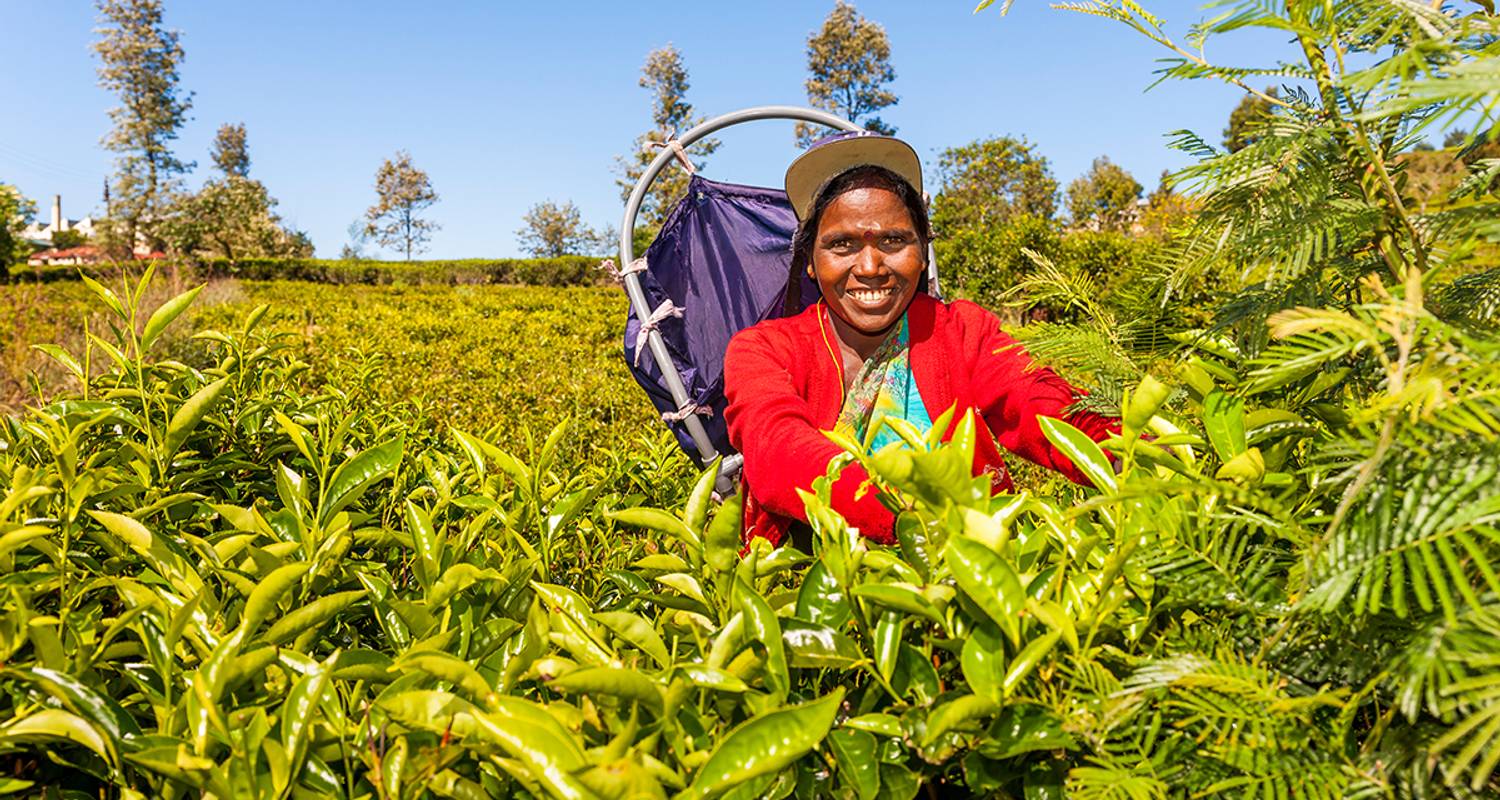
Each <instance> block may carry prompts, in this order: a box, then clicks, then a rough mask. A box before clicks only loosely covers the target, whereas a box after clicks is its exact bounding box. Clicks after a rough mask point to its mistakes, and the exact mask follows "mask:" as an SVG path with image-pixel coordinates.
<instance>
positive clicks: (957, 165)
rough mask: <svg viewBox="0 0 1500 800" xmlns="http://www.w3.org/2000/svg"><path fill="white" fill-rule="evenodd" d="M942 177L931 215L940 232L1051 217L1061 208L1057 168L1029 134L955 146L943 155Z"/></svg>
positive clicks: (939, 167)
mask: <svg viewBox="0 0 1500 800" xmlns="http://www.w3.org/2000/svg"><path fill="white" fill-rule="evenodd" d="M937 179H938V180H937V183H938V186H937V194H936V196H935V197H934V198H933V201H932V219H933V224H934V225H935V226H936V227H937V228H938V230H939V233H944V234H946V233H951V232H953V231H954V230H955V229H957V228H964V227H976V226H993V225H999V224H1004V223H1006V222H1008V221H1010V220H1011V219H1012V218H1014V217H1017V216H1021V215H1027V216H1033V217H1038V218H1041V219H1050V218H1051V217H1052V215H1053V214H1054V213H1055V212H1056V210H1057V179H1056V178H1054V177H1053V176H1052V167H1051V165H1050V164H1049V163H1048V162H1047V159H1046V157H1044V156H1042V155H1041V154H1039V153H1037V152H1036V148H1035V146H1033V145H1032V144H1031V143H1030V142H1028V141H1026V140H1025V139H1024V138H1021V139H1016V138H1012V137H1008V136H1000V137H995V138H992V139H980V140H977V141H974V142H970V143H969V144H966V145H963V146H961V147H950V148H948V149H947V150H944V151H943V152H942V153H941V154H939V155H938V165H937Z"/></svg>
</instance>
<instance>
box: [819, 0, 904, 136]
mask: <svg viewBox="0 0 1500 800" xmlns="http://www.w3.org/2000/svg"><path fill="white" fill-rule="evenodd" d="M807 71H808V78H807V83H806V84H805V85H806V87H807V101H808V103H809V104H811V105H812V106H813V107H814V108H821V109H823V110H824V111H828V112H831V113H833V114H837V115H839V116H841V117H843V118H844V119H847V120H849V121H850V122H853V123H855V124H856V125H862V126H864V128H865V130H870V131H875V132H877V133H883V134H886V135H890V134H893V133H895V132H896V129H895V128H894V127H892V126H891V125H888V124H887V123H886V122H885V121H884V120H882V119H881V118H880V117H879V116H877V115H876V112H878V111H880V110H881V109H883V108H886V107H889V106H893V105H895V104H896V103H897V102H898V100H899V98H897V97H896V95H895V93H893V92H891V91H890V90H889V89H887V88H886V84H889V83H890V82H891V81H894V80H895V79H896V70H895V69H893V68H892V67H891V42H890V39H888V38H887V37H886V35H885V28H883V27H881V26H880V25H879V24H878V23H876V22H872V21H871V20H868V19H865V18H864V17H863V16H862V15H860V13H859V11H857V10H856V9H855V8H854V6H853V5H852V4H850V3H848V2H845V0H838V2H837V3H835V4H834V6H833V11H831V12H829V14H828V18H827V19H825V20H823V27H822V28H820V29H818V30H817V31H815V32H813V33H812V34H811V35H810V36H808V37H807ZM822 132H824V131H823V129H821V128H819V127H817V126H815V125H807V124H805V123H799V124H798V125H797V143H798V144H799V145H801V146H803V147H806V146H807V145H809V144H811V143H812V141H813V140H814V139H815V138H817V137H818V136H819V135H820V134H821V133H822Z"/></svg>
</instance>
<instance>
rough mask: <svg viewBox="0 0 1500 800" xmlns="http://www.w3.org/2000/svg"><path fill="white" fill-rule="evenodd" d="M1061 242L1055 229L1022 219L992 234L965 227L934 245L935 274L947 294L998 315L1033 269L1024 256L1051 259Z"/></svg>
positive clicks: (1037, 219)
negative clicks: (1030, 251)
mask: <svg viewBox="0 0 1500 800" xmlns="http://www.w3.org/2000/svg"><path fill="white" fill-rule="evenodd" d="M1061 240H1062V233H1061V230H1060V229H1059V227H1058V225H1057V224H1056V223H1055V222H1053V221H1051V220H1045V219H1041V218H1040V217H1034V216H1030V215H1022V216H1018V217H1016V218H1014V219H1012V220H1011V221H1010V222H1008V223H1006V224H1004V225H1000V226H997V227H994V228H979V227H966V228H961V229H959V230H957V231H954V232H951V233H943V234H942V235H941V236H940V237H939V238H938V239H937V241H936V242H934V243H933V248H934V250H935V255H936V257H937V264H938V274H939V276H940V277H941V279H942V281H943V283H944V286H945V288H946V289H947V290H948V291H949V293H950V294H956V296H959V297H963V298H966V299H969V300H973V301H974V302H976V303H979V304H980V305H983V306H985V307H987V308H991V309H996V308H999V307H1001V306H1002V305H1004V304H1005V303H1006V300H1007V298H1008V297H1010V296H1012V292H1013V290H1014V288H1015V286H1016V284H1017V283H1019V282H1020V281H1021V279H1022V278H1023V277H1024V276H1025V275H1027V274H1029V273H1030V272H1031V271H1032V270H1033V269H1034V268H1035V267H1034V265H1033V263H1032V261H1031V259H1030V258H1028V257H1027V256H1026V254H1025V253H1024V252H1022V251H1023V250H1032V251H1034V252H1037V253H1041V254H1043V255H1047V256H1051V255H1054V254H1056V253H1057V250H1058V247H1059V246H1060V243H1061Z"/></svg>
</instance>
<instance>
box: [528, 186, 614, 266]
mask: <svg viewBox="0 0 1500 800" xmlns="http://www.w3.org/2000/svg"><path fill="white" fill-rule="evenodd" d="M521 221H522V222H524V223H525V225H523V226H522V227H521V229H520V230H517V231H516V237H517V238H518V239H519V240H520V242H521V249H523V250H525V251H526V252H528V253H530V254H531V255H532V256H534V257H536V258H555V257H557V256H566V255H582V254H584V253H587V252H589V251H592V250H594V249H595V248H596V246H597V245H598V244H599V235H598V234H597V233H596V232H595V231H594V230H593V229H592V228H590V227H589V226H587V225H585V224H583V214H582V213H581V212H580V211H579V210H578V206H576V205H574V204H573V201H571V200H569V201H567V202H565V203H555V202H553V201H551V200H546V201H543V202H540V203H537V204H536V205H534V206H532V207H531V210H530V211H527V212H526V216H525V217H522V219H521Z"/></svg>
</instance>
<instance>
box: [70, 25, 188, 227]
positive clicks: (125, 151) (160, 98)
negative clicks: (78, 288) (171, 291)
mask: <svg viewBox="0 0 1500 800" xmlns="http://www.w3.org/2000/svg"><path fill="white" fill-rule="evenodd" d="M98 9H99V22H100V24H101V26H102V27H100V28H99V29H98V30H97V32H98V33H99V34H100V38H99V40H98V41H97V42H95V43H94V46H93V49H94V52H95V53H96V54H97V55H98V56H99V61H100V65H99V85H100V86H101V87H103V88H104V89H106V90H108V91H111V92H114V93H115V94H117V95H119V98H120V105H118V106H116V107H115V108H112V109H110V111H109V118H110V121H111V123H113V127H112V128H111V129H110V132H109V133H108V134H106V135H105V137H104V140H103V144H104V147H105V148H106V149H108V150H111V151H113V152H115V153H118V154H119V156H118V157H117V158H116V159H115V175H114V178H113V180H112V181H111V196H112V198H113V204H112V207H111V208H110V209H108V213H109V215H110V217H111V225H110V226H108V227H109V228H110V234H111V235H109V236H108V237H107V238H109V239H110V240H111V241H112V242H113V245H111V246H112V247H113V248H114V249H124V250H127V251H128V250H129V249H130V248H132V247H134V244H135V241H136V239H137V235H138V234H140V235H142V236H144V238H145V241H146V243H147V244H148V245H150V246H152V247H156V246H158V245H159V243H160V242H161V236H160V232H159V230H158V229H159V227H160V225H161V224H162V223H163V222H164V221H165V219H166V217H167V216H168V210H169V208H170V206H171V205H172V203H173V202H174V200H175V198H174V195H175V193H176V192H177V191H178V189H179V188H180V186H181V183H182V179H181V176H182V175H183V173H185V172H187V171H188V170H190V169H191V168H192V167H193V165H192V164H191V163H185V162H183V161H181V160H180V159H178V158H177V157H176V156H175V155H174V154H173V153H172V142H173V141H174V140H176V139H177V135H178V133H179V132H180V131H181V129H182V126H183V125H184V124H186V122H187V121H188V111H189V110H191V109H192V107H193V99H192V98H193V96H192V93H191V92H186V93H185V92H183V91H182V90H181V89H180V88H179V86H178V83H179V81H180V76H179V74H178V68H179V66H180V65H181V63H182V59H183V50H182V45H181V44H180V43H179V42H178V36H179V34H178V32H177V31H174V30H169V29H167V27H166V26H165V24H164V23H163V21H162V2H161V0H99V3H98ZM116 222H117V223H118V225H116V224H114V223H116ZM116 227H118V228H119V230H114V228H116Z"/></svg>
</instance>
